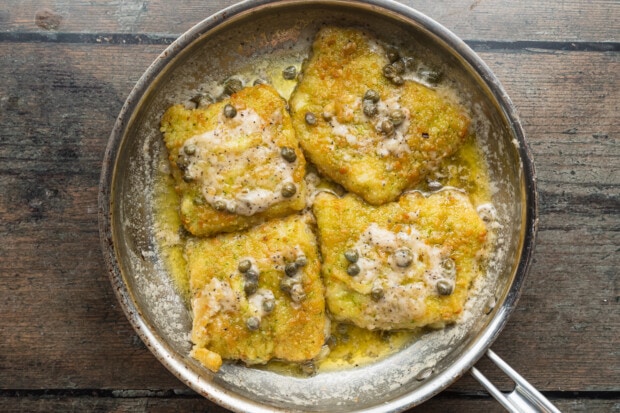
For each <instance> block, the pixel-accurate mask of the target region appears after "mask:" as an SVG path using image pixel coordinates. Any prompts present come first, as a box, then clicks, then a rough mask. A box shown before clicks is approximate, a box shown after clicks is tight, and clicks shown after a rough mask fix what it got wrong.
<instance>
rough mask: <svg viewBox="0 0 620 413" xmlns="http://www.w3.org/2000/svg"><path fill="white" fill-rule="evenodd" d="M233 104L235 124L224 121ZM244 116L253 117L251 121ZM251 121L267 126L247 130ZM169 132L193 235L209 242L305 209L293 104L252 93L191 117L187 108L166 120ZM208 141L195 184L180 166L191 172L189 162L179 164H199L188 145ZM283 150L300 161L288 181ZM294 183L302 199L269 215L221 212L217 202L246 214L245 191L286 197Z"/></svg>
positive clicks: (257, 89)
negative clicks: (283, 191) (284, 193)
mask: <svg viewBox="0 0 620 413" xmlns="http://www.w3.org/2000/svg"><path fill="white" fill-rule="evenodd" d="M228 104H231V105H232V106H233V107H235V108H236V110H237V112H238V115H237V116H235V117H234V118H231V119H229V118H226V117H225V116H224V115H223V110H224V107H225V106H226V105H228ZM242 115H245V119H244V118H243V116H242ZM251 121H253V122H254V123H260V124H261V125H259V126H255V125H254V124H250V125H247V122H251ZM244 122H245V124H244ZM161 131H162V132H163V134H164V142H165V144H166V147H167V149H168V153H169V159H170V166H171V169H172V175H173V176H174V178H175V181H176V189H177V191H178V192H179V194H180V195H181V206H180V215H181V220H182V222H183V225H184V226H185V228H186V229H187V230H188V231H189V232H190V233H192V234H194V235H201V236H208V235H213V234H216V233H219V232H232V231H237V230H241V229H245V228H248V227H250V226H252V225H256V224H258V223H261V222H264V221H265V220H267V219H269V218H274V217H282V216H286V215H288V214H290V213H294V212H297V211H300V210H301V209H303V208H304V207H305V205H306V204H305V194H306V189H305V183H304V180H303V177H304V173H305V160H304V157H303V154H302V152H301V150H300V148H299V145H298V142H297V140H296V138H295V134H294V131H293V128H292V124H291V120H290V117H289V115H288V112H287V111H286V105H285V101H284V100H283V99H282V98H281V97H280V96H279V95H278V93H277V92H276V91H275V89H273V88H272V87H271V86H267V85H258V86H254V87H249V88H245V89H243V90H241V91H239V92H238V93H235V94H234V95H232V96H231V97H230V98H228V99H225V100H222V101H220V102H216V103H213V104H212V105H210V106H208V107H206V108H198V109H191V110H190V109H186V108H184V107H183V106H182V105H175V106H172V107H171V108H169V109H168V110H167V111H166V113H165V114H164V115H163V117H162V120H161ZM201 135H202V136H203V137H205V138H203V139H202V140H201V141H200V140H199V141H197V145H195V146H198V150H199V151H200V147H201V145H202V147H203V152H204V153H207V154H206V155H204V156H203V157H202V158H201V159H200V161H201V162H202V163H201V164H200V165H198V162H196V166H195V169H196V172H195V175H196V176H195V177H194V179H192V180H191V181H190V182H186V181H184V171H182V170H181V168H179V165H181V166H183V162H179V160H180V157H181V158H182V160H183V161H185V160H187V159H188V160H190V161H191V160H192V159H196V158H197V157H198V155H195V156H194V157H193V158H192V157H191V156H188V155H186V154H184V153H183V152H182V150H183V148H184V145H185V146H187V145H188V142H190V141H191V140H192V139H194V140H196V139H197V138H196V137H199V136H201ZM282 147H288V148H291V149H293V150H294V151H295V157H296V160H295V161H294V163H292V164H291V165H290V168H291V170H290V171H289V170H287V171H284V172H286V173H283V172H282V171H281V170H282V169H283V168H286V167H287V166H286V163H285V165H284V166H279V163H282V162H284V161H282V160H281V159H280V157H281V154H280V151H281V148H282ZM207 156H209V157H208V158H207ZM184 157H185V158H184ZM278 168H280V169H278ZM214 170H215V173H213V171H214ZM213 176H219V177H221V178H220V179H219V180H220V182H217V185H215V184H213V182H205V181H204V179H201V177H205V178H206V177H209V179H212V178H213ZM212 180H213V179H212ZM286 180H290V181H291V182H293V183H294V184H295V186H296V193H295V195H294V196H292V197H289V198H284V197H280V198H281V199H278V200H276V201H275V202H273V203H272V204H271V205H269V206H268V207H266V208H264V209H262V210H258V211H255V212H253V211H250V212H248V213H246V214H240V213H231V212H228V211H227V210H217V209H216V208H215V207H214V200H217V199H220V200H225V201H226V202H227V203H228V205H231V204H235V203H236V205H237V206H238V207H242V206H244V205H243V201H242V199H243V197H244V194H243V191H244V190H245V191H248V190H251V191H255V192H257V191H262V192H264V193H268V194H271V193H274V194H276V195H278V194H279V191H281V188H282V185H283V184H284V183H285V181H286ZM209 191H211V192H212V194H211V195H212V198H209ZM255 198H256V197H255ZM248 205H250V204H248ZM251 212H253V213H251Z"/></svg>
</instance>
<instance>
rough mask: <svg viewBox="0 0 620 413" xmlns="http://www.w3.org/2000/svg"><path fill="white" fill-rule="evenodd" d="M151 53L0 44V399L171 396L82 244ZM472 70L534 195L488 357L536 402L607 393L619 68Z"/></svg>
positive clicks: (95, 252) (523, 56) (93, 234)
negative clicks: (39, 392)
mask: <svg viewBox="0 0 620 413" xmlns="http://www.w3.org/2000/svg"><path fill="white" fill-rule="evenodd" d="M162 48H163V46H161V45H160V46H157V45H151V46H148V45H99V46H97V47H93V45H79V44H72V45H63V44H34V43H21V44H12V43H2V44H0V78H2V79H3V80H4V81H3V82H0V123H1V124H2V125H3V133H2V135H0V160H1V162H0V193H1V194H2V196H1V197H0V237H1V239H2V243H1V244H0V280H1V281H0V283H1V284H2V285H3V286H5V288H2V289H0V318H1V319H2V330H3V331H6V332H11V334H8V335H6V336H3V339H2V340H0V389H45V388H61V389H62V388H68V389H71V388H78V389H80V388H81V389H95V388H102V389H144V388H149V389H183V388H184V387H183V385H182V384H181V383H179V382H178V381H177V380H176V379H175V378H174V377H172V375H170V374H169V373H168V372H166V371H165V369H164V368H163V367H162V366H161V365H160V364H159V363H158V362H157V361H156V360H155V359H154V358H153V357H152V356H151V355H150V353H149V352H148V351H147V350H146V349H145V348H144V346H143V345H142V344H141V342H140V341H139V340H138V339H137V336H136V335H135V334H134V333H133V331H132V330H131V327H130V326H129V324H128V322H127V321H126V320H125V318H124V316H123V314H122V312H121V311H120V309H119V308H118V305H117V304H116V301H115V298H114V295H113V292H112V289H111V287H110V285H109V283H108V280H107V275H106V272H105V269H104V268H103V260H102V259H101V254H100V252H99V240H98V234H97V216H96V214H97V212H96V211H97V210H96V203H97V184H98V175H99V171H100V163H101V159H102V156H103V151H104V148H105V144H106V142H107V138H108V135H109V132H110V130H111V127H112V124H113V122H114V118H115V116H116V114H117V113H118V111H119V110H120V107H121V105H122V101H123V100H124V98H125V96H126V95H127V94H128V93H129V90H130V89H131V87H132V85H133V83H134V82H135V81H136V80H137V79H138V77H139V76H140V74H141V73H142V71H143V70H144V69H145V68H146V67H147V66H148V65H149V64H150V62H151V61H152V60H153V59H154V58H155V57H156V56H157V54H158V53H159V52H160V51H161V49H162ZM482 56H483V58H484V59H485V60H486V61H487V62H488V63H489V65H490V66H491V67H492V68H493V70H495V72H496V73H497V75H498V76H499V77H500V79H501V80H502V82H503V83H504V85H505V86H506V88H507V90H508V92H509V94H510V95H511V97H512V99H513V100H514V101H515V103H516V104H517V106H518V107H519V110H520V112H521V116H522V119H523V122H524V125H525V128H526V131H527V134H528V137H529V140H530V142H531V146H532V149H533V152H534V156H535V160H536V164H537V169H538V176H539V187H540V191H541V195H542V196H541V213H542V214H541V231H540V236H539V243H538V246H537V250H536V254H535V258H536V262H535V263H534V265H533V268H532V272H531V274H530V276H529V278H528V280H527V283H526V285H525V288H524V293H523V297H522V299H521V302H520V305H519V307H518V310H517V311H516V313H515V315H514V316H513V318H512V319H511V321H510V323H509V325H508V327H507V328H506V330H505V331H504V333H503V334H502V335H501V336H500V338H499V340H498V341H497V343H496V344H495V345H494V346H493V348H494V349H495V350H496V352H498V353H499V354H500V356H502V357H504V358H505V359H506V360H507V361H508V362H509V363H511V364H513V365H514V366H515V367H516V368H517V369H518V370H519V371H521V372H522V373H523V374H524V375H525V376H526V378H528V379H529V380H530V381H531V382H532V383H533V384H534V385H535V386H537V387H538V388H540V389H542V390H547V391H585V390H591V391H613V390H615V391H618V383H620V373H619V371H618V365H620V362H619V361H620V359H619V357H620V355H619V353H618V349H617V331H618V328H619V327H620V320H619V314H620V312H619V311H618V306H619V298H618V296H619V294H618V284H617V283H618V277H617V275H618V273H617V268H619V267H620V262H619V257H620V254H618V245H620V238H619V233H620V231H619V228H620V216H619V215H618V214H619V211H620V208H619V207H618V206H619V199H618V196H619V192H620V191H618V188H619V187H620V176H619V175H618V165H619V163H620V162H619V159H620V153H619V146H618V144H617V137H618V132H619V126H618V122H617V112H618V104H619V103H618V101H619V99H618V90H617V84H618V82H617V80H618V79H617V76H618V75H617V73H619V72H620V71H619V70H618V69H619V68H618V54H614V53H576V52H570V53H544V54H542V53H533V52H523V51H508V52H493V53H483V54H482ZM579 100H587V103H588V104H587V106H584V105H580V104H579V103H578V102H577V101H579ZM567 131H574V133H573V132H567ZM571 171H573V172H574V173H571ZM490 376H491V377H492V378H493V379H498V378H499V375H498V374H496V373H491V374H490ZM503 386H507V384H505V385H503ZM472 388H473V389H479V386H477V385H476V384H474V383H472V381H471V379H464V380H461V381H459V382H458V383H457V384H455V385H454V386H453V389H454V391H459V390H464V391H466V390H470V389H472ZM30 401H31V402H33V403H35V404H36V403H38V401H36V400H35V401H32V400H30ZM93 402H95V401H93ZM3 403H4V402H3ZM25 403H26V402H25ZM149 403H151V402H150V401H149ZM7 406H8V405H7ZM13 406H14V405H13ZM32 406H35V405H34V404H33V405H32ZM33 408H34V407H33ZM0 410H3V409H0ZM27 410H28V409H27ZM51 410H53V409H51ZM215 411H217V410H215Z"/></svg>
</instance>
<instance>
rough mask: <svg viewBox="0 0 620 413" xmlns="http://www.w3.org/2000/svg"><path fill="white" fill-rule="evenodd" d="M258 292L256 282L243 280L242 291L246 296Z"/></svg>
mask: <svg viewBox="0 0 620 413" xmlns="http://www.w3.org/2000/svg"><path fill="white" fill-rule="evenodd" d="M256 290H258V283H257V282H256V281H250V280H245V283H244V284H243V291H245V293H246V295H252V294H254V293H255V292H256Z"/></svg>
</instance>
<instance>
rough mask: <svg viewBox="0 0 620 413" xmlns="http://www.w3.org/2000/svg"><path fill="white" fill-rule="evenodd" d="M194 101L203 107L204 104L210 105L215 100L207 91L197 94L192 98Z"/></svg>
mask: <svg viewBox="0 0 620 413" xmlns="http://www.w3.org/2000/svg"><path fill="white" fill-rule="evenodd" d="M190 100H191V101H192V102H194V103H195V104H196V106H197V107H199V108H201V107H204V106H209V105H210V104H211V103H213V102H214V100H213V97H211V95H209V94H207V93H199V94H197V95H196V96H194V97H192V98H191V99H190Z"/></svg>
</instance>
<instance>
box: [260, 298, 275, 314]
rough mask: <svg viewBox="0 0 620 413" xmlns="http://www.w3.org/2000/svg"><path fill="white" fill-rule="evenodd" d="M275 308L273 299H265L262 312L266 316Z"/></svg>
mask: <svg viewBox="0 0 620 413" xmlns="http://www.w3.org/2000/svg"><path fill="white" fill-rule="evenodd" d="M274 308H276V302H275V300H274V299H273V298H267V299H266V300H265V301H263V311H264V312H266V313H267V314H269V313H271V312H272V311H273V309H274Z"/></svg>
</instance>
